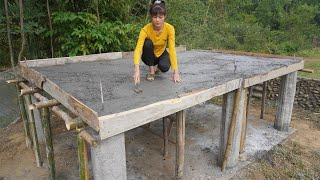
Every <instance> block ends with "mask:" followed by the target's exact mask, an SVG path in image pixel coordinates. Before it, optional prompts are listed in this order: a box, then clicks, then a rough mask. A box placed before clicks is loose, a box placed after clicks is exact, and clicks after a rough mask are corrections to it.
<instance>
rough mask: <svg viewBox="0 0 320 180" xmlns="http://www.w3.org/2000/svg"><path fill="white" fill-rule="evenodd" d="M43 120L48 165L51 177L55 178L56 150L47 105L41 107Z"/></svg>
mask: <svg viewBox="0 0 320 180" xmlns="http://www.w3.org/2000/svg"><path fill="white" fill-rule="evenodd" d="M41 120H42V127H43V133H44V135H45V139H46V154H47V159H48V167H49V171H50V179H51V180H54V179H55V178H56V172H55V162H54V150H53V144H52V133H51V125H50V111H49V108H47V107H46V108H42V109H41Z"/></svg>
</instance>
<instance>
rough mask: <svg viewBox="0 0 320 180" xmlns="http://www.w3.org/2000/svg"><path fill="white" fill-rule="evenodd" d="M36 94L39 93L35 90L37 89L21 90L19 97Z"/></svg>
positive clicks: (38, 90)
mask: <svg viewBox="0 0 320 180" xmlns="http://www.w3.org/2000/svg"><path fill="white" fill-rule="evenodd" d="M37 92H40V89H37V88H31V89H21V93H20V96H23V95H29V94H34V93H37Z"/></svg>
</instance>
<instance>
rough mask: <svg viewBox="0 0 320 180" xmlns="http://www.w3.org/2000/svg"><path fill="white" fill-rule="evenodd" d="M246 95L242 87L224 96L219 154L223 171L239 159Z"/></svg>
mask: <svg viewBox="0 0 320 180" xmlns="http://www.w3.org/2000/svg"><path fill="white" fill-rule="evenodd" d="M246 95H247V94H246V91H245V90H244V89H242V88H240V89H238V90H236V91H233V92H229V93H228V94H225V95H224V96H223V108H222V121H221V129H220V156H219V162H220V164H221V170H222V171H223V170H224V169H225V168H230V167H233V166H235V165H236V164H237V162H238V159H239V154H240V142H241V130H242V124H243V122H242V121H243V120H244V117H243V116H244V115H245V113H244V112H243V111H244V109H245V106H244V105H245V103H246V102H245V97H246Z"/></svg>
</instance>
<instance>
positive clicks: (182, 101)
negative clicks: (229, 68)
mask: <svg viewBox="0 0 320 180" xmlns="http://www.w3.org/2000/svg"><path fill="white" fill-rule="evenodd" d="M240 85H241V79H236V80H231V81H229V82H226V83H224V84H221V85H217V86H216V87H213V88H210V89H206V90H202V91H199V92H195V93H193V94H188V95H185V96H180V97H179V98H174V99H169V100H165V101H160V102H157V103H154V104H150V105H147V106H144V107H141V108H137V109H132V110H129V111H125V112H121V113H116V114H112V115H107V116H102V117H99V121H100V136H101V139H106V138H108V137H112V136H114V135H116V134H119V133H123V132H126V131H128V130H130V129H133V128H136V127H139V126H142V125H144V124H147V123H149V122H152V121H155V120H157V119H160V118H163V117H165V116H168V115H170V114H174V113H176V112H179V111H181V110H184V109H187V108H189V107H192V106H194V105H197V104H199V103H202V102H205V101H207V100H210V99H211V98H213V97H215V96H220V95H222V94H225V93H227V92H230V91H233V90H235V89H237V88H239V87H240ZM154 112H157V113H154Z"/></svg>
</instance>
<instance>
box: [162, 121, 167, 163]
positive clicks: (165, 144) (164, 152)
mask: <svg viewBox="0 0 320 180" xmlns="http://www.w3.org/2000/svg"><path fill="white" fill-rule="evenodd" d="M162 121H163V159H166V158H167V157H168V145H169V132H168V119H167V118H166V117H164V118H162Z"/></svg>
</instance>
